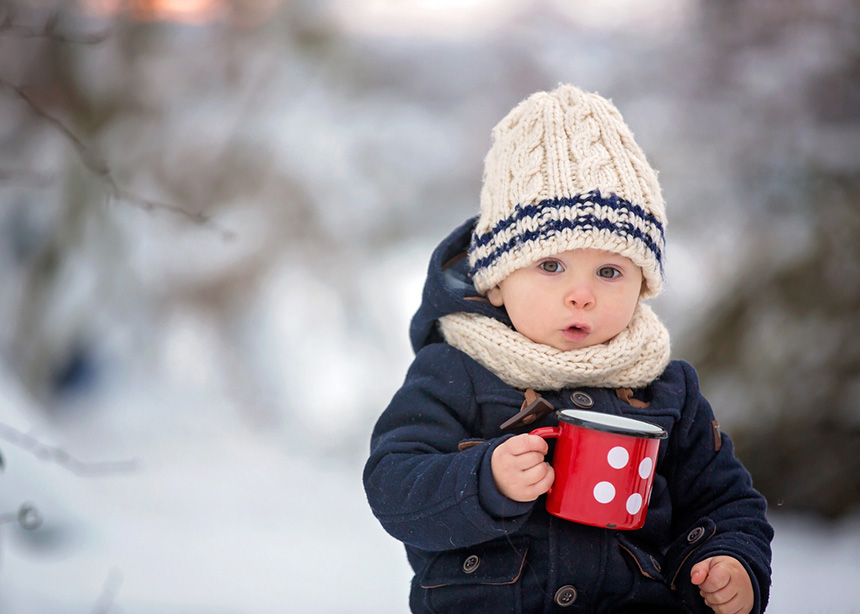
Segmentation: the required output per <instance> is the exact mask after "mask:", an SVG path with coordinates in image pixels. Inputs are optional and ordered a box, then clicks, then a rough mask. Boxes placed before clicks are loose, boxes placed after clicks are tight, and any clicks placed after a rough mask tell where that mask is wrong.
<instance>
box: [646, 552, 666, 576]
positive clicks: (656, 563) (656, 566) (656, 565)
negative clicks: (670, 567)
mask: <svg viewBox="0 0 860 614" xmlns="http://www.w3.org/2000/svg"><path fill="white" fill-rule="evenodd" d="M648 558H650V559H651V564H652V565H653V566H654V569H656V570H657V573H662V572H663V568H662V567H661V565H660V561H658V560H657V559H656V558H655V557H654V555H653V554H649V555H648Z"/></svg>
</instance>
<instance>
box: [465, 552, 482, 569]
mask: <svg viewBox="0 0 860 614" xmlns="http://www.w3.org/2000/svg"><path fill="white" fill-rule="evenodd" d="M480 564H481V557H479V556H478V555H477V554H470V555H469V556H467V557H466V560H465V561H463V571H464V572H465V573H472V572H473V571H475V570H476V569H477V568H478V566H479V565H480Z"/></svg>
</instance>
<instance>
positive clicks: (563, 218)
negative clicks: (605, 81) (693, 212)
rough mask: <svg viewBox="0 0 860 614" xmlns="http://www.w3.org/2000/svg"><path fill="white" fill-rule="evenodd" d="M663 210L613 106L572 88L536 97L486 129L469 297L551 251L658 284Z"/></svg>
mask: <svg viewBox="0 0 860 614" xmlns="http://www.w3.org/2000/svg"><path fill="white" fill-rule="evenodd" d="M665 225H666V210H665V205H664V203H663V197H662V196H661V194H660V185H659V183H658V182H657V173H656V172H655V171H654V169H652V168H651V166H649V164H648V162H647V160H646V159H645V154H644V153H643V152H642V150H641V149H640V148H639V146H638V145H637V144H636V141H634V140H633V133H632V132H631V131H630V129H629V128H628V127H627V125H626V124H625V123H624V120H623V119H622V117H621V114H620V113H619V112H618V110H617V109H616V108H615V106H613V104H612V103H611V102H610V101H608V100H606V99H605V98H602V97H601V96H598V95H597V94H590V93H586V92H583V91H582V90H579V89H577V88H576V87H573V86H572V85H560V86H559V87H558V88H557V89H555V90H554V91H552V92H538V93H536V94H533V95H531V96H529V97H528V98H527V99H525V100H524V101H522V102H521V103H520V104H519V105H517V106H516V107H515V108H514V109H513V110H512V111H511V112H510V113H508V115H507V116H506V117H505V118H504V119H503V120H502V121H501V122H499V123H498V124H497V125H496V127H495V128H494V129H493V145H492V147H491V148H490V151H489V153H488V154H487V158H486V160H485V162H484V184H483V188H482V190H481V214H480V216H479V218H478V222H477V225H476V227H475V231H474V233H473V235H472V243H471V246H470V247H469V264H470V265H471V267H472V278H473V281H474V284H475V289H476V290H478V292H480V293H482V294H483V293H486V291H487V290H489V289H490V288H492V287H494V286H495V285H496V284H498V283H499V282H500V281H502V280H503V279H504V278H505V277H507V276H508V275H510V274H511V273H513V272H514V271H515V270H517V269H519V268H522V267H524V266H527V265H529V264H531V263H533V262H536V261H538V260H540V259H541V258H546V257H548V256H551V255H553V254H557V253H559V252H564V251H567V250H570V249H577V248H589V247H590V248H594V249H602V250H606V251H610V252H615V253H617V254H621V255H622V256H625V257H627V258H630V260H632V261H633V262H634V264H636V265H637V266H639V267H640V268H641V269H642V273H643V275H644V278H645V287H644V288H643V290H642V298H647V297H651V296H656V295H657V294H659V292H660V289H661V287H662V285H663V252H664V249H665V242H664V236H663V228H664V226H665Z"/></svg>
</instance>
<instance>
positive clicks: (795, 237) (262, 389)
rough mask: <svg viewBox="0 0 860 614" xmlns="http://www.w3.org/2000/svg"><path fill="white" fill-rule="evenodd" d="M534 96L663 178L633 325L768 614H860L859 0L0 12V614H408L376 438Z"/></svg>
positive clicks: (499, 1) (514, 1)
mask: <svg viewBox="0 0 860 614" xmlns="http://www.w3.org/2000/svg"><path fill="white" fill-rule="evenodd" d="M559 82H570V83H573V84H576V85H578V86H579V87H582V88H583V89H587V90H591V91H598V92H600V93H601V94H602V95H604V96H606V97H608V98H611V99H612V100H613V101H614V103H615V104H616V106H617V107H618V108H619V109H620V110H621V112H622V114H623V115H624V117H625V119H626V121H627V123H628V124H629V125H630V126H631V127H632V129H633V131H634V132H635V133H636V137H637V140H638V142H639V144H640V145H641V146H642V147H643V149H644V150H645V152H646V153H647V155H648V157H649V160H650V162H651V163H652V164H653V165H654V166H655V167H656V168H657V169H659V171H660V177H661V183H662V187H663V190H664V196H665V198H666V202H667V207H668V215H669V220H670V224H669V229H668V265H667V277H668V285H667V290H666V291H665V292H664V294H663V295H662V296H661V297H660V298H659V299H658V300H656V301H655V302H654V306H655V309H656V310H657V312H658V313H659V314H660V315H661V317H662V318H663V319H664V321H665V322H666V323H667V325H668V327H669V329H670V331H671V333H672V336H673V354H674V356H675V357H677V358H685V359H687V360H689V361H691V362H693V363H694V364H695V365H696V366H697V368H698V369H699V372H700V376H701V378H702V380H703V388H704V391H705V393H706V396H708V398H709V399H710V401H711V403H712V405H713V406H714V409H715V412H716V414H717V417H718V418H719V419H720V422H721V424H722V426H723V428H724V430H726V431H727V432H728V433H729V434H730V435H731V436H732V437H733V438H734V439H735V441H736V443H737V448H738V450H737V454H738V456H739V457H740V458H741V459H742V460H743V461H744V463H745V464H746V465H747V466H748V468H749V469H750V470H751V472H752V473H753V476H754V479H755V484H756V486H757V488H759V489H760V490H761V491H762V492H763V493H764V494H765V495H766V496H767V498H768V500H769V505H770V516H771V518H772V521H773V523H774V525H775V527H776V530H777V537H776V540H775V542H774V587H773V593H772V605H771V607H770V608H769V611H770V612H848V611H856V598H852V597H851V595H850V590H849V587H850V586H851V583H853V582H854V581H855V578H856V576H857V574H858V573H860V561H858V559H857V556H856V552H857V550H858V548H860V513H858V512H859V511H860V333H858V330H860V5H858V4H857V3H856V2H854V1H853V0H731V1H723V2H708V1H706V0H648V1H644V0H601V1H597V0H538V1H533V2H529V1H525V0H468V1H467V0H460V1H456V2H455V1H454V0H413V1H406V0H244V1H243V0H77V1H72V0H69V1H57V0H54V1H52V0H30V1H29V2H27V1H20V2H10V1H9V0H0V288H2V292H0V455H2V458H3V472H2V473H0V611H2V612H4V613H11V614H18V613H26V614H31V613H54V612H56V613H72V612H76V613H77V612H97V613H107V612H112V613H117V612H127V613H131V612H135V613H138V612H141V613H147V614H148V613H152V614H168V613H182V614H189V613H191V614H195V613H200V614H216V613H219V614H220V613H239V612H241V613H251V614H257V613H268V612H272V613H276V612H277V613H280V612H285V611H290V612H321V613H325V612H332V613H335V612H337V613H353V612H355V613H358V612H374V613H377V614H384V613H389V612H390V613H396V612H405V611H407V594H408V583H409V579H410V577H411V573H410V571H409V569H408V565H407V562H406V558H405V555H404V553H403V551H402V548H401V546H400V544H398V543H397V542H396V541H394V540H393V539H392V538H390V537H388V536H387V535H386V534H385V533H384V532H383V531H382V529H381V528H380V527H379V525H378V524H377V523H376V521H375V520H374V519H373V518H372V516H371V514H370V512H369V510H368V509H367V505H366V502H365V499H364V493H363V490H362V487H361V482H360V474H361V469H362V465H363V462H364V459H365V456H366V454H367V450H368V445H369V435H370V431H371V429H372V427H373V423H374V420H375V418H376V416H377V415H378V414H379V413H380V412H381V411H382V409H383V408H384V407H385V405H386V404H387V402H388V400H389V398H390V397H391V395H392V394H393V392H394V391H395V390H396V388H397V387H398V386H399V384H400V382H401V380H402V378H403V376H404V374H405V370H406V368H407V366H408V364H409V362H410V360H411V351H410V348H409V344H408V339H407V326H408V320H409V318H410V316H411V315H412V312H413V311H414V310H415V308H416V307H417V306H418V301H419V295H420V288H421V286H422V283H423V276H424V272H425V268H426V264H427V260H428V258H429V255H430V252H431V250H432V248H433V247H434V246H435V244H436V243H437V242H438V241H439V240H440V239H441V238H442V237H444V236H445V235H446V234H447V233H448V232H449V231H450V230H451V229H452V228H453V227H454V226H455V225H457V224H459V223H460V222H461V221H463V220H464V219H465V218H466V217H468V216H470V215H473V214H474V213H476V212H477V206H478V205H477V203H478V193H479V190H480V183H481V173H482V165H483V157H484V155H485V154H486V151H487V149H488V148H489V145H490V130H491V128H492V126H493V125H494V124H495V123H496V122H498V121H499V120H500V119H501V118H502V116H503V115H504V114H505V113H506V112H507V111H508V110H509V109H510V108H511V107H513V106H514V105H515V104H516V103H517V102H519V101H520V100H521V99H522V98H524V97H526V96H527V95H529V94H530V93H532V92H534V91H537V90H545V89H552V88H554V87H555V86H556V85H557V84H558V83H559ZM852 607H853V608H854V609H850V608H852Z"/></svg>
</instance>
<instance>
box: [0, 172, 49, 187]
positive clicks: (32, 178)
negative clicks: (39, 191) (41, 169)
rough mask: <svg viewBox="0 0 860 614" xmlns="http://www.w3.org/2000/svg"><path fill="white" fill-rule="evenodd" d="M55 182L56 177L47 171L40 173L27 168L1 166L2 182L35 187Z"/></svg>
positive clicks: (0, 177)
mask: <svg viewBox="0 0 860 614" xmlns="http://www.w3.org/2000/svg"><path fill="white" fill-rule="evenodd" d="M53 182H54V177H53V176H52V175H49V174H47V173H38V172H34V171H31V170H25V169H10V168H5V169H4V168H0V183H14V184H18V185H27V186H30V187H33V188H45V187H48V186H49V185H51V184H52V183H53Z"/></svg>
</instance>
